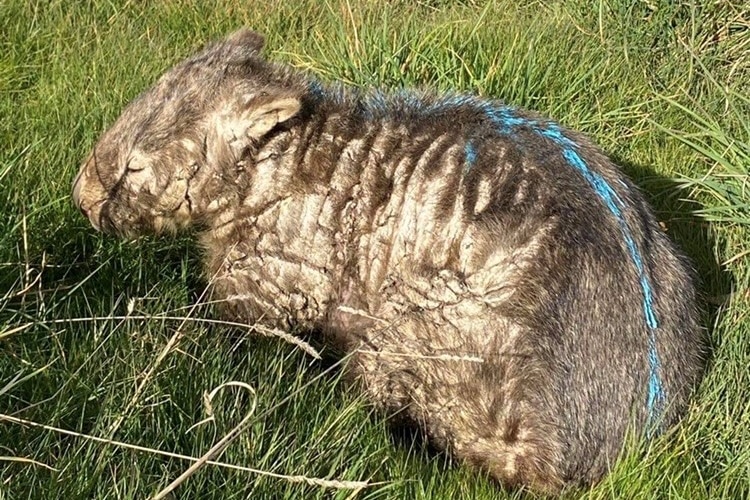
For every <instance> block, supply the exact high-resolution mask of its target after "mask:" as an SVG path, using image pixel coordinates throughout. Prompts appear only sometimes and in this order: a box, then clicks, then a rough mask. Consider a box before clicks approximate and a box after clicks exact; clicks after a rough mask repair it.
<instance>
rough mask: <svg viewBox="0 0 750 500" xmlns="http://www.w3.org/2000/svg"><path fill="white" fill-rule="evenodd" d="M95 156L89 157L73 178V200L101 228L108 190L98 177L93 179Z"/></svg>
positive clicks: (96, 226) (95, 225)
mask: <svg viewBox="0 0 750 500" xmlns="http://www.w3.org/2000/svg"><path fill="white" fill-rule="evenodd" d="M93 161H94V159H93V157H92V158H89V159H88V160H87V161H86V163H84V165H83V166H82V167H81V170H80V171H79V172H78V175H76V178H75V180H73V202H74V203H75V205H76V207H78V209H79V210H80V211H81V213H82V214H83V215H84V216H86V218H87V219H88V220H89V221H90V222H91V225H92V226H94V229H96V230H97V231H99V230H101V209H102V206H103V205H104V202H105V201H106V194H107V193H106V191H105V190H104V187H103V186H102V185H101V183H100V182H99V181H98V179H93V180H92V179H91V178H90V175H89V174H88V172H90V171H91V170H92V167H93V165H92V162H93Z"/></svg>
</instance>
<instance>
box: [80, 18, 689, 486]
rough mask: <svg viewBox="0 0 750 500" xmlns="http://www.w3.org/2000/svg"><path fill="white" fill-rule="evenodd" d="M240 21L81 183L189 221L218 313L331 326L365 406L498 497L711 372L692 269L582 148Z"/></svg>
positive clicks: (557, 476) (124, 221) (596, 464)
mask: <svg viewBox="0 0 750 500" xmlns="http://www.w3.org/2000/svg"><path fill="white" fill-rule="evenodd" d="M262 44H263V43H262V37H260V35H257V34H255V33H253V32H250V31H240V32H238V33H235V34H234V35H232V36H230V37H229V38H227V39H226V40H223V41H221V42H218V43H216V44H214V45H211V46H209V47H208V48H206V49H205V50H203V51H202V52H200V53H198V54H197V55H195V56H193V57H191V58H189V59H187V60H186V61H184V62H182V63H180V64H178V65H177V66H175V67H174V68H173V69H171V70H170V71H168V72H167V73H166V74H165V75H164V76H163V77H162V78H161V79H160V80H159V81H158V82H157V83H156V85H155V86H154V87H153V88H151V89H150V90H148V91H146V92H145V93H144V94H142V95H141V96H140V97H139V98H137V99H136V100H135V101H133V102H132V103H131V104H130V105H129V106H128V107H127V108H126V109H125V111H124V112H123V114H122V116H121V117H120V118H119V119H118V120H117V122H116V123H115V124H114V125H113V126H112V128H111V129H110V130H108V131H107V132H106V133H105V134H104V135H103V136H102V138H101V139H100V141H99V142H98V143H97V145H96V146H95V148H94V150H93V152H92V153H91V155H90V156H89V158H88V160H87V161H86V163H85V164H84V166H83V167H82V169H81V172H80V173H79V174H78V177H77V178H76V180H75V182H74V198H75V201H76V203H77V205H78V206H79V207H80V208H81V210H82V211H83V212H84V214H86V216H87V217H89V219H90V220H91V222H92V224H93V225H94V226H95V227H97V228H101V229H104V230H106V231H110V232H115V233H118V234H128V235H130V234H141V233H144V232H159V231H162V230H165V229H166V230H175V229H177V228H179V227H187V226H194V227H195V228H196V230H197V231H198V232H199V233H200V238H201V240H202V243H203V245H204V246H205V247H206V248H207V249H208V252H207V255H206V262H205V266H206V269H205V273H206V276H210V277H212V278H211V282H210V285H211V288H212V293H213V294H214V299H216V300H219V301H221V302H222V303H223V304H224V307H223V312H224V314H225V315H226V316H227V317H231V318H233V319H235V320H240V321H245V322H248V323H249V322H255V321H259V322H261V323H263V324H266V325H272V326H275V327H290V326H292V325H295V326H302V327H307V328H310V329H314V330H316V331H320V332H322V335H323V337H322V341H323V342H326V343H329V344H330V345H332V346H333V347H335V348H336V349H337V350H339V351H341V352H343V353H346V355H347V356H349V357H350V359H349V362H348V365H347V370H348V371H349V372H350V373H351V375H352V377H353V379H354V380H356V381H357V382H358V384H359V386H360V387H361V389H362V390H363V391H365V392H366V394H367V395H368V396H369V397H370V398H371V400H372V402H373V403H374V404H375V405H377V406H379V407H381V408H383V409H384V410H387V411H388V412H391V411H396V412H399V414H401V415H406V416H407V417H409V418H411V419H413V420H414V421H415V422H417V423H418V424H419V425H421V426H423V428H424V429H425V431H426V433H427V434H428V435H429V436H430V438H431V439H432V440H433V441H434V443H435V444H436V445H437V446H439V447H442V448H444V449H446V450H448V451H449V452H450V453H452V454H453V455H454V456H455V457H457V458H458V459H460V460H464V461H467V462H470V463H473V464H476V465H477V466H478V467H481V468H483V469H485V470H487V471H488V472H489V473H490V474H491V475H492V476H493V477H495V478H497V479H498V480H499V481H501V482H503V483H504V484H506V485H523V486H527V487H530V488H533V489H537V490H541V491H547V492H556V491H559V490H560V489H561V488H563V487H565V486H566V485H569V484H578V485H588V484H592V483H594V482H596V481H597V480H599V479H600V478H601V477H602V475H603V474H605V473H606V472H607V470H608V469H609V467H611V466H612V464H613V463H614V461H615V460H616V458H617V456H618V453H619V452H620V450H621V449H622V445H623V440H624V437H625V435H626V433H627V432H628V431H629V430H631V431H635V432H637V433H641V434H642V435H643V436H644V437H651V436H653V435H655V434H657V433H659V432H661V431H663V430H664V429H666V428H668V427H669V426H671V425H673V424H674V423H676V422H677V420H678V419H679V418H680V416H681V415H682V414H683V413H684V411H685V409H686V407H687V404H688V398H689V396H690V394H691V393H692V391H693V389H694V388H695V386H696V385H697V383H698V381H699V379H700V376H701V373H702V370H703V365H704V361H703V338H702V333H701V329H700V327H699V326H698V323H697V314H696V306H695V291H694V287H693V284H692V280H691V276H690V272H689V265H688V263H687V262H686V260H685V258H684V257H682V256H681V254H680V253H679V252H678V251H677V250H676V249H675V247H674V246H673V245H672V243H671V242H670V241H669V240H668V239H667V237H666V235H665V234H664V233H663V232H662V231H661V230H660V229H659V226H658V224H657V223H656V221H655V219H654V217H653V215H652V213H651V211H650V209H649V207H648V206H647V204H646V202H645V201H644V199H643V197H642V196H641V194H640V193H639V192H638V190H637V189H636V188H635V187H634V186H633V185H632V184H631V183H630V182H629V181H628V180H627V179H626V178H625V177H624V176H623V175H622V173H621V172H620V170H619V169H618V168H617V167H616V166H615V165H614V164H613V163H612V162H611V161H610V160H609V159H608V158H607V157H606V156H605V155H604V154H603V153H602V152H601V151H600V150H599V149H598V148H596V147H595V146H593V145H592V144H591V143H590V142H589V141H588V140H587V139H586V138H584V137H582V136H581V135H579V134H577V133H574V132H571V131H569V130H566V129H564V128H562V127H561V126H560V125H558V124H556V123H554V122H551V121H549V120H547V119H545V118H542V117H539V116H536V115H533V114H531V113H528V112H525V111H522V110H519V109H513V108H510V107H508V106H506V105H504V104H502V103H500V102H496V101H490V100H484V99H480V98H478V97H473V96H468V95H457V94H451V95H435V94H432V93H430V92H423V91H410V90H403V91H399V92H395V93H385V92H380V91H376V90H367V91H359V90H354V89H347V88H343V87H338V86H337V87H327V86H325V85H323V84H321V83H319V82H318V81H317V80H316V79H315V78H314V77H311V76H309V75H307V74H304V73H301V72H298V71H296V70H294V69H292V68H289V67H286V66H280V65H276V64H273V63H270V62H268V61H266V60H265V59H264V58H263V57H262V56H261V55H260V51H261V49H262Z"/></svg>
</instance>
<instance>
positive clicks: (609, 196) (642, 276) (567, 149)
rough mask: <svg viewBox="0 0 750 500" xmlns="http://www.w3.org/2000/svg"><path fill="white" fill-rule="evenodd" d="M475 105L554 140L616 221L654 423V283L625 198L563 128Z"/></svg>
mask: <svg viewBox="0 0 750 500" xmlns="http://www.w3.org/2000/svg"><path fill="white" fill-rule="evenodd" d="M474 105H475V106H478V107H480V108H481V109H482V110H483V111H484V113H485V115H486V116H487V117H488V118H489V119H490V120H491V121H492V122H493V123H494V124H495V126H496V127H497V128H498V129H499V130H500V131H501V132H503V133H507V134H510V133H512V132H513V131H514V129H515V128H518V127H521V126H525V127H529V128H530V129H531V130H533V131H534V132H535V133H537V134H539V135H541V136H543V137H546V138H547V139H549V140H551V141H552V142H554V143H555V144H557V145H558V146H560V148H561V149H562V155H563V157H564V158H565V160H566V161H567V162H568V164H569V165H571V166H572V167H573V168H575V169H576V170H577V171H578V172H579V173H580V174H581V175H582V176H583V178H584V179H585V180H586V182H588V183H589V185H590V186H591V187H592V188H593V189H594V192H595V193H596V194H597V196H598V197H599V198H600V199H601V200H602V202H603V203H604V204H605V205H606V206H607V208H608V209H609V211H610V213H611V214H612V215H614V217H615V219H617V222H618V225H619V227H620V231H621V233H622V236H623V239H624V240H625V244H626V246H627V249H628V253H629V254H630V258H631V260H632V261H633V264H634V266H635V268H636V270H637V271H638V278H639V283H640V286H641V292H642V293H643V314H644V317H645V320H646V325H647V326H648V329H649V342H648V361H649V380H648V400H647V402H646V405H647V408H648V413H649V417H648V418H649V421H653V419H654V413H655V411H658V410H661V409H662V408H663V404H664V400H665V394H664V389H663V387H662V383H661V378H660V376H659V372H660V370H661V366H660V365H661V363H660V361H659V353H658V352H657V349H656V336H655V334H656V332H655V330H656V329H657V328H658V327H659V323H658V321H657V319H656V314H655V313H654V300H653V293H652V289H651V282H650V280H649V278H648V275H647V274H646V270H645V268H644V265H643V258H642V256H641V253H640V251H639V250H638V247H637V246H636V244H635V241H634V240H633V235H632V233H631V231H630V227H629V226H628V223H627V221H626V219H625V216H624V213H623V210H624V206H625V204H624V203H623V201H622V199H621V198H620V197H619V196H618V195H617V192H615V190H614V189H612V186H610V185H609V183H607V181H606V180H605V179H604V177H602V176H601V175H600V174H599V173H597V172H594V171H592V170H591V169H589V167H588V165H587V164H586V162H585V161H584V159H583V158H581V155H580V154H579V153H578V151H577V148H578V144H577V143H576V142H575V141H573V140H571V139H570V138H569V137H566V136H565V135H564V134H563V133H562V130H561V129H560V126H559V125H557V124H555V123H544V124H540V123H539V122H538V121H536V120H528V119H525V118H521V117H519V116H517V115H515V114H514V113H513V111H512V110H511V109H509V108H506V107H499V108H498V107H493V106H491V105H490V104H489V103H485V102H477V101H474ZM466 147H467V148H469V147H470V148H471V150H473V145H472V144H471V142H469V143H467V146H466ZM468 151H469V150H468V149H467V152H466V161H467V163H469V157H470V155H469V152H468Z"/></svg>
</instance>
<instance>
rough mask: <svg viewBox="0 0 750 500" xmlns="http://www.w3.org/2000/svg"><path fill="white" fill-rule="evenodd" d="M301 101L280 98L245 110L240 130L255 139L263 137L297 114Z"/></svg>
mask: <svg viewBox="0 0 750 500" xmlns="http://www.w3.org/2000/svg"><path fill="white" fill-rule="evenodd" d="M299 109H300V101H299V99H297V98H296V97H289V96H286V97H279V98H277V99H274V100H272V101H269V102H265V103H263V104H261V105H259V106H254V107H251V108H249V109H247V110H244V111H243V112H242V113H241V115H240V123H239V125H240V128H241V129H244V131H245V135H246V136H247V137H251V138H253V139H258V138H260V137H263V136H264V135H265V134H266V133H268V131H269V130H271V129H272V128H274V127H275V126H276V125H278V124H279V123H283V122H285V121H287V120H288V119H289V118H291V117H293V116H294V115H296V114H297V112H298V111H299Z"/></svg>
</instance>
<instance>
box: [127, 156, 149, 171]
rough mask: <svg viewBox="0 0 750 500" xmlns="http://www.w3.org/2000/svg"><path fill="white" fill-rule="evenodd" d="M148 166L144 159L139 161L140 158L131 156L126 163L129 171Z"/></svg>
mask: <svg viewBox="0 0 750 500" xmlns="http://www.w3.org/2000/svg"><path fill="white" fill-rule="evenodd" d="M144 168H146V164H145V163H144V162H142V161H139V160H138V158H133V157H130V158H128V162H127V163H126V164H125V170H127V171H128V172H138V171H140V170H143V169H144Z"/></svg>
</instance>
